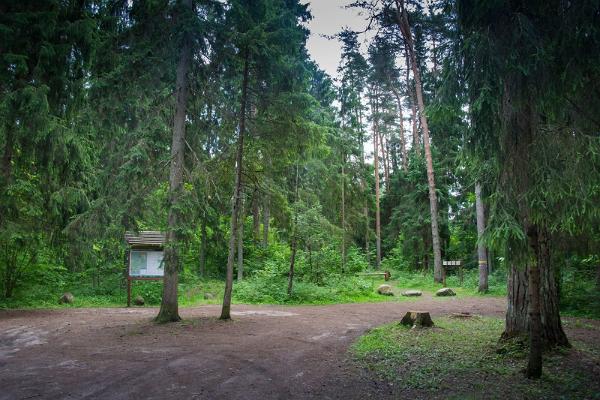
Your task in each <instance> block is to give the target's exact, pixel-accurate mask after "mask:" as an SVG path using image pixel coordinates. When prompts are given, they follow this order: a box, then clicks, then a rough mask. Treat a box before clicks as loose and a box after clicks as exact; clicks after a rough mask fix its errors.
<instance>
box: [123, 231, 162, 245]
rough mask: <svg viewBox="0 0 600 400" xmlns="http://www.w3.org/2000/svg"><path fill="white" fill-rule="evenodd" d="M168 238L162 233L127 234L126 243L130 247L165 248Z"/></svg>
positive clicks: (140, 232) (141, 232) (142, 232)
mask: <svg viewBox="0 0 600 400" xmlns="http://www.w3.org/2000/svg"><path fill="white" fill-rule="evenodd" d="M166 240H167V237H166V235H165V233H164V232H160V231H139V232H137V233H136V232H125V241H126V242H127V244H128V245H130V246H160V247H162V246H164V245H165V242H166Z"/></svg>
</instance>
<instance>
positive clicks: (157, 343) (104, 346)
mask: <svg viewBox="0 0 600 400" xmlns="http://www.w3.org/2000/svg"><path fill="white" fill-rule="evenodd" d="M409 309H418V310H428V311H430V312H431V313H432V315H433V316H434V317H435V316H436V315H444V314H448V313H452V312H463V311H465V312H472V313H476V314H481V315H493V316H502V315H503V313H504V310H505V301H504V299H499V298H450V299H432V298H423V299H420V300H417V301H414V302H387V303H377V304H341V305H330V306H303V307H281V306H245V305H236V306H234V307H233V318H234V320H233V321H231V322H224V321H219V320H217V319H216V317H217V316H218V315H219V311H220V307H218V306H202V307H196V308H186V309H183V310H181V315H182V317H183V318H185V320H184V322H182V323H178V324H169V325H160V326H159V325H154V324H152V323H151V318H152V317H153V316H155V315H156V313H157V310H156V309H152V308H137V309H125V308H122V309H61V310H40V311H3V312H0V399H2V400H4V399H11V400H12V399H260V400H266V399H292V398H295V399H305V398H309V399H310V398H319V399H328V398H329V399H365V398H378V399H381V398H387V397H388V396H391V394H390V391H389V389H388V388H387V387H385V385H383V384H380V383H377V382H373V381H371V380H369V379H368V377H367V376H366V375H365V374H364V373H362V372H361V371H360V370H359V369H358V368H356V367H354V366H353V365H352V363H351V362H349V361H348V353H347V349H348V346H349V345H350V344H351V343H352V342H353V341H354V340H355V339H356V338H357V337H358V336H359V335H361V334H362V333H363V332H364V331H365V330H367V329H369V328H371V327H373V326H377V325H380V324H383V323H386V322H390V321H394V320H398V319H400V318H401V317H402V315H403V314H404V313H405V312H406V311H408V310H409Z"/></svg>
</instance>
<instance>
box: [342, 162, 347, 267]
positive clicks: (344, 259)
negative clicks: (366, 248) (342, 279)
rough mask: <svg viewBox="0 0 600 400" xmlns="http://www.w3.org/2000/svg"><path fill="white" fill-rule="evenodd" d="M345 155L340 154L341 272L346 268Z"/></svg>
mask: <svg viewBox="0 0 600 400" xmlns="http://www.w3.org/2000/svg"><path fill="white" fill-rule="evenodd" d="M345 163H346V156H345V155H344V156H342V274H343V273H344V270H345V269H346V174H345V172H346V171H345V169H344V164H345Z"/></svg>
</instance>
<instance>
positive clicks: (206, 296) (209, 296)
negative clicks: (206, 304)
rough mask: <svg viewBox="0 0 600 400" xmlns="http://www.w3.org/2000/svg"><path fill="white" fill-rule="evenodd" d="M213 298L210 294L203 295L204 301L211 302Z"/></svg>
mask: <svg viewBox="0 0 600 400" xmlns="http://www.w3.org/2000/svg"><path fill="white" fill-rule="evenodd" d="M214 298H215V295H214V294H212V293H204V300H212V299H214Z"/></svg>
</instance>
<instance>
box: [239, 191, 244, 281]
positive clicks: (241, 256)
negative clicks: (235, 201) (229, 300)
mask: <svg viewBox="0 0 600 400" xmlns="http://www.w3.org/2000/svg"><path fill="white" fill-rule="evenodd" d="M241 195H242V197H243V196H244V194H243V193H242V194H241ZM240 208H241V210H240V217H239V218H238V230H237V280H238V282H239V281H241V280H242V279H244V200H243V199H242V204H241V205H240Z"/></svg>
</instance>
